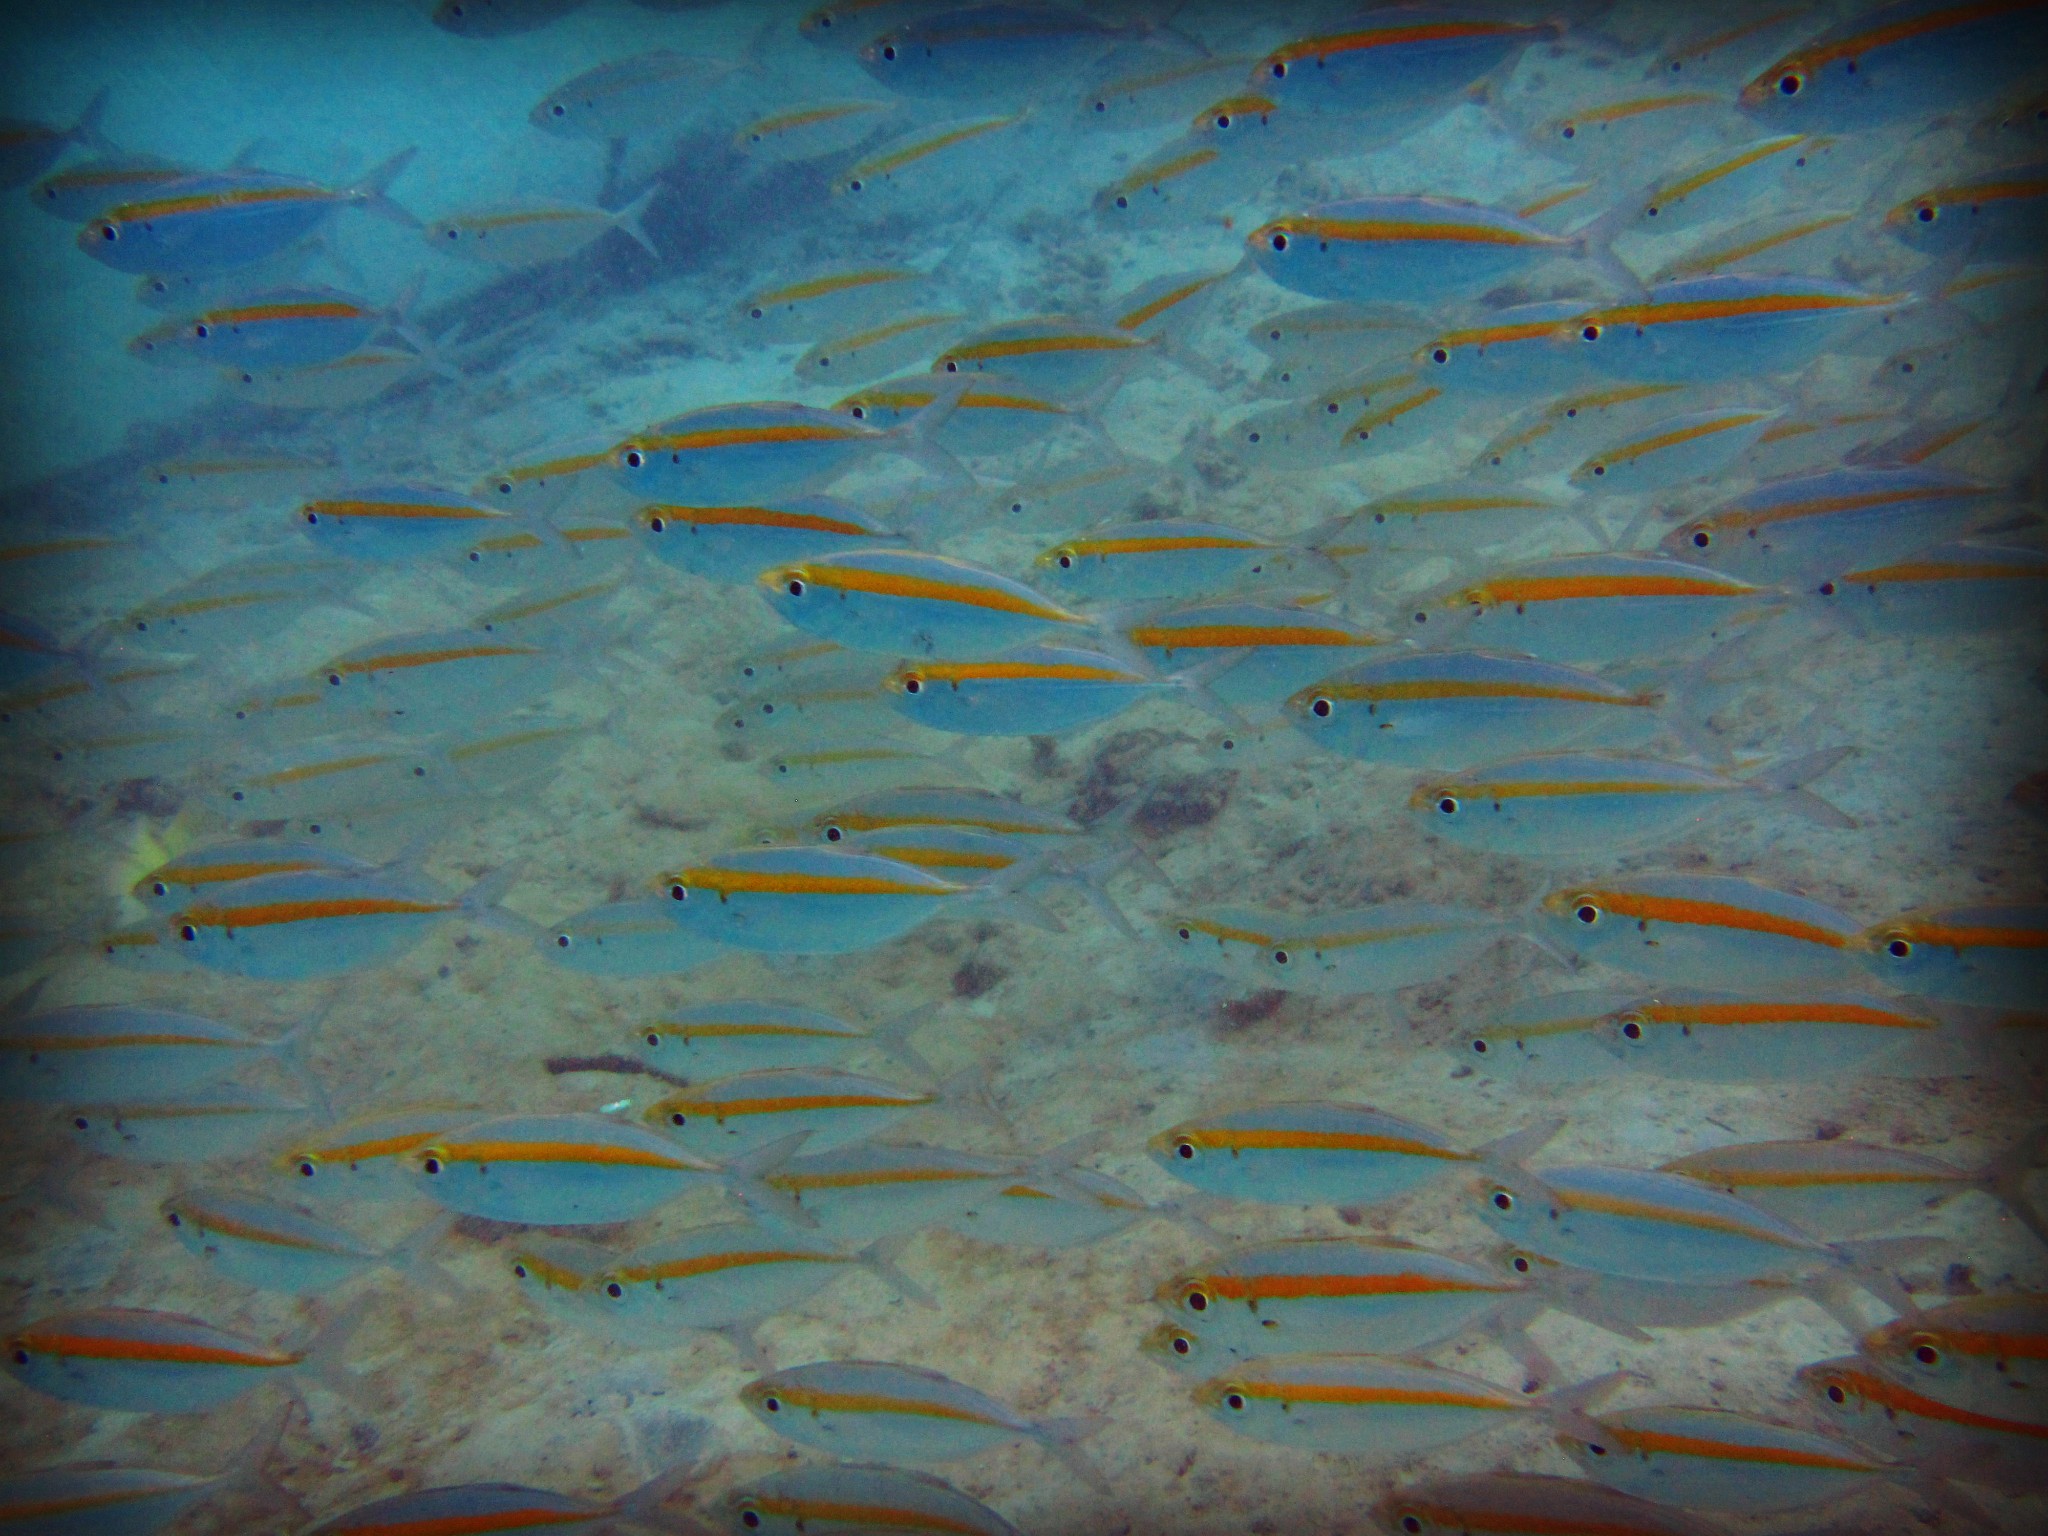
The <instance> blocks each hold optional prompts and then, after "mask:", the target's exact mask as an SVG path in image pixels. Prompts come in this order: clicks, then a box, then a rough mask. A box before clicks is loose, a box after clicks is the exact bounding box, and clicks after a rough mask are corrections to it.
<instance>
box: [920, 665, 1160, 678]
mask: <svg viewBox="0 0 2048 1536" xmlns="http://www.w3.org/2000/svg"><path fill="white" fill-rule="evenodd" d="M904 675H906V676H911V675H914V676H917V677H928V678H935V679H937V680H938V681H940V682H947V683H965V682H987V681H989V680H991V679H1015V680H1018V681H1023V682H1070V683H1142V682H1144V681H1146V679H1145V678H1142V677H1140V676H1139V675H1138V674H1137V673H1135V672H1121V671H1118V670H1117V669H1116V668H1115V667H1084V666H1081V665H1079V664H1077V663H1073V662H1036V661H942V662H933V663H930V664H929V665H926V666H921V667H917V668H914V669H912V671H911V672H907V673H905V674H904Z"/></svg>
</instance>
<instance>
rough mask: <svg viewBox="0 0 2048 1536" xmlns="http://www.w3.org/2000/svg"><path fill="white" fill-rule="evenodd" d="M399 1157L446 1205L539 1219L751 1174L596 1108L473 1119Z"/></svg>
mask: <svg viewBox="0 0 2048 1536" xmlns="http://www.w3.org/2000/svg"><path fill="white" fill-rule="evenodd" d="M788 1150H789V1149H788V1148H787V1147H786V1146H780V1147H777V1148H775V1149H774V1152H775V1155H776V1156H785V1155H787V1153H788ZM403 1163H404V1166H405V1168H406V1170H407V1172H408V1173H409V1174H410V1177H411V1183H412V1185H413V1187H414V1188H415V1189H417V1190H419V1191H420V1192H421V1193H422V1194H425V1195H427V1196H429V1197H431V1198H432V1199H434V1200H436V1201H438V1202H439V1203H440V1204H442V1205H444V1206H446V1207H447V1208H448V1209H449V1210H451V1211H456V1212H459V1213H460V1214H462V1215H464V1216H480V1217H482V1218H483V1219H484V1220H486V1221H511V1222H524V1223H529V1224H531V1225H535V1226H546V1227H568V1226H591V1225H600V1224H603V1223H605V1222H613V1221H632V1220H634V1219H635V1218H637V1217H640V1216H644V1215H646V1214H647V1213H648V1212H649V1211H652V1210H654V1209H655V1208H656V1207H658V1206H662V1205H666V1204H667V1203H668V1202H669V1201H671V1200H675V1199H678V1198H680V1197H681V1196H683V1195H685V1194H689V1193H691V1192H692V1191H695V1190H699V1189H708V1188H713V1187H717V1186H719V1185H721V1184H723V1183H725V1182H726V1181H727V1180H728V1179H729V1178H730V1179H733V1180H736V1181H738V1182H740V1183H744V1182H745V1181H746V1180H747V1179H748V1178H750V1177H751V1171H750V1166H742V1167H741V1168H739V1169H737V1170H733V1171H731V1172H728V1170H725V1169H722V1168H721V1167H720V1166H719V1165H718V1164H717V1163H713V1162H708V1161H706V1160H705V1159H704V1158H701V1157H699V1156H697V1155H696V1154H695V1153H693V1152H690V1151H688V1150H687V1149H685V1148H684V1147H683V1146H682V1144H681V1143H679V1142H676V1141H673V1140H671V1139H670V1138H668V1137H666V1136H662V1135H660V1134H658V1133H656V1132H654V1131H650V1130H646V1129H643V1128H642V1127H640V1126H637V1125H632V1124H628V1123H624V1122H621V1121H619V1120H615V1119H613V1118H611V1117H609V1116H606V1115H597V1114H558V1115H502V1116H498V1117H496V1118H494V1119H488V1120H477V1121H472V1122H469V1123H467V1124H462V1125H458V1126H456V1127H453V1128H451V1129H447V1130H444V1131H442V1132H440V1133H438V1134H433V1135H430V1136H429V1137H428V1138H427V1139H426V1140H425V1141H424V1142H422V1143H418V1144H415V1145H414V1146H412V1147H411V1148H410V1149H409V1150H408V1151H406V1152H405V1153H404V1154H403Z"/></svg>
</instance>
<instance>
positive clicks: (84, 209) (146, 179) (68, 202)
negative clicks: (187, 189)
mask: <svg viewBox="0 0 2048 1536" xmlns="http://www.w3.org/2000/svg"><path fill="white" fill-rule="evenodd" d="M199 174H200V172H199V171H198V170H197V169H195V168H194V167H192V166H189V165H180V164H179V163H178V162H177V161H175V160H166V159H164V158H163V157H162V156H161V155H137V154H119V153H117V154H106V155H96V156H94V157H93V158H92V159H90V160H75V161H73V162H72V163H71V164H69V165H67V166H64V167H62V168H61V169H59V170H54V171H52V172H50V174H49V175H47V176H45V177H43V178H42V179H41V180H40V181H38V182H37V183H36V184H35V185H34V186H33V187H31V188H30V189H29V197H30V199H31V200H32V201H33V202H34V203H35V205H36V207H38V208H40V209H42V210H43V212H45V213H47V214H50V215H51V216H53V217H55V218H59V219H62V220H64V222H65V223H67V224H83V223H84V222H85V221H86V220H87V219H90V218H92V217H93V216H94V215H95V214H100V213H105V212H106V211H107V210H108V209H109V208H113V207H115V206H117V205H119V204H121V203H133V202H139V201H141V200H142V199H144V198H146V197H148V196H149V195H150V194H152V193H154V192H157V191H160V190H161V189H162V188H164V187H167V186H169V185H171V184H172V183H173V182H179V181H184V180H186V179H188V178H190V177H192V176H196V175H199Z"/></svg>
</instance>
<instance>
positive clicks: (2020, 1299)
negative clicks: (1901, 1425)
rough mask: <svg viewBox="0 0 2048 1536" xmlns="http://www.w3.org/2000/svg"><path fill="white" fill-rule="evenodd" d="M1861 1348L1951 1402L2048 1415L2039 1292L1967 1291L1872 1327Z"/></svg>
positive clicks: (2044, 1319) (2039, 1417) (2044, 1312)
mask: <svg viewBox="0 0 2048 1536" xmlns="http://www.w3.org/2000/svg"><path fill="white" fill-rule="evenodd" d="M1857 1348H1858V1349H1859V1350H1860V1351H1861V1354H1862V1358H1863V1359H1864V1360H1865V1361H1866V1362H1867V1363H1869V1364H1871V1365H1874V1366H1875V1367H1876V1368H1877V1369H1878V1370H1879V1371H1880V1372H1882V1373H1883V1374H1884V1375H1886V1376H1888V1377H1890V1378H1892V1379H1893V1380H1894V1381H1898V1382H1900V1383H1902V1384H1904V1385H1906V1386H1909V1387H1912V1388H1914V1389H1915V1390H1917V1391H1922V1392H1925V1393H1927V1394H1929V1395H1930V1396H1932V1397H1934V1398H1937V1399H1939V1400H1940V1401H1942V1402H1944V1403H1952V1404H1954V1405H1956V1406H1957V1407H1960V1408H1966V1409H1971V1410H1974V1411H1976V1412H1980V1413H1989V1414H1997V1415H1999V1416H2001V1417H2009V1418H2014V1419H2021V1420H2025V1421H2028V1422H2030V1423H2036V1424H2039V1423H2042V1422H2044V1421H2048V1409H2044V1408H2043V1407H2042V1404H2041V1400H2040V1396H2039V1389H2040V1386H2041V1383H2042V1380H2043V1378H2044V1375H2048V1370H2044V1366H2043V1362H2044V1361H2048V1301H2044V1300H2043V1298H2042V1297H2041V1295H2040V1294H2039V1293H2037V1292H2032V1291H2020V1292H2015V1293H2012V1294H2005V1295H2001V1294H1997V1293H1992V1294H1989V1295H1984V1296H1965V1297H1962V1298H1961V1299H1959V1300H1956V1301H1950V1302H1945V1303H1943V1304H1942V1305H1940V1306H1938V1307H1932V1308H1929V1309H1928V1310H1927V1311H1925V1312H1921V1311H1912V1312H1908V1313H1906V1314H1905V1315H1904V1316H1903V1317H1897V1318H1894V1319H1893V1320H1892V1321H1890V1322H1888V1323H1885V1324H1883V1325H1882V1326H1880V1327H1877V1328H1873V1329H1872V1330H1871V1331H1870V1332H1869V1333H1866V1334H1865V1335H1864V1336H1863V1338H1862V1340H1861V1341H1860V1343H1859V1344H1858V1345H1857Z"/></svg>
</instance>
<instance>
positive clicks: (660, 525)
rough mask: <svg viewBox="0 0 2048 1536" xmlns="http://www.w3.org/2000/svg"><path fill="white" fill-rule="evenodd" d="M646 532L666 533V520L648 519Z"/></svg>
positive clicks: (662, 518)
mask: <svg viewBox="0 0 2048 1536" xmlns="http://www.w3.org/2000/svg"><path fill="white" fill-rule="evenodd" d="M647 531H648V532H649V533H666V532H668V519H667V518H665V517H650V518H649V519H647Z"/></svg>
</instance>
